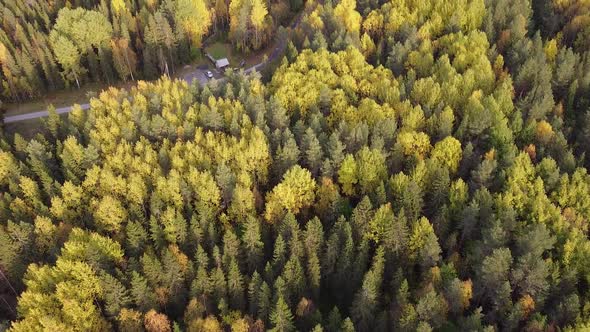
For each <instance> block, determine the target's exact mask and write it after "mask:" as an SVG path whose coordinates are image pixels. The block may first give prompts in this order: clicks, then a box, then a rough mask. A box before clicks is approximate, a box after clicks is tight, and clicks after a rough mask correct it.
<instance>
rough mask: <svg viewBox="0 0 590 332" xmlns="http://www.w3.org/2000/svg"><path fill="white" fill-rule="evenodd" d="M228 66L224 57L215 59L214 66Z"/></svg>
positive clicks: (220, 67) (222, 67) (219, 67)
mask: <svg viewBox="0 0 590 332" xmlns="http://www.w3.org/2000/svg"><path fill="white" fill-rule="evenodd" d="M228 66H229V61H228V60H227V59H226V58H223V59H219V60H215V67H216V68H217V69H224V68H225V67H228Z"/></svg>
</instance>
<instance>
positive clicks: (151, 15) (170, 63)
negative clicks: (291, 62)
mask: <svg viewBox="0 0 590 332" xmlns="http://www.w3.org/2000/svg"><path fill="white" fill-rule="evenodd" d="M302 4H303V3H302V2H301V0H290V1H285V0H272V1H263V0H230V1H228V0H100V1H97V0H35V1H23V0H3V1H2V2H0V69H1V71H0V82H1V83H2V84H1V86H0V98H3V99H4V100H5V101H11V102H22V101H25V100H30V99H35V98H39V97H41V96H42V95H44V94H46V93H48V92H52V91H58V90H61V89H64V88H68V87H78V88H79V87H80V85H82V84H83V83H84V82H102V83H105V84H112V83H114V82H116V81H118V80H122V81H127V80H136V79H155V78H158V77H159V76H160V75H162V74H167V75H170V74H172V73H174V70H175V68H176V67H178V66H180V65H181V64H186V63H189V62H191V60H193V59H195V58H196V57H198V56H199V55H200V48H201V47H202V44H203V39H204V38H207V37H212V35H213V37H214V36H215V35H224V36H227V38H228V40H229V41H231V43H232V44H233V45H234V46H235V47H236V48H237V49H238V50H240V51H242V52H245V53H247V52H250V51H254V50H258V49H260V48H263V47H264V46H265V45H266V44H267V43H268V42H269V41H270V40H271V39H272V37H273V35H274V33H275V30H277V27H278V26H280V25H281V23H284V22H285V21H286V20H288V19H289V18H290V17H291V16H292V15H293V13H295V12H297V11H298V10H300V7H301V6H302Z"/></svg>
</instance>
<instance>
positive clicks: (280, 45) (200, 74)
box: [4, 14, 303, 123]
mask: <svg viewBox="0 0 590 332" xmlns="http://www.w3.org/2000/svg"><path fill="white" fill-rule="evenodd" d="M302 17H303V15H302V14H300V15H299V16H298V17H297V19H295V21H294V22H293V23H292V24H291V26H290V28H291V29H295V28H297V26H298V25H299V23H301V18H302ZM287 35H288V34H285V36H284V37H283V38H281V40H279V41H278V42H277V46H276V47H275V48H274V49H273V51H272V53H271V54H270V56H269V57H268V59H267V60H266V62H264V61H263V62H260V63H258V64H256V65H254V66H252V67H250V68H247V69H246V70H244V73H246V74H249V73H251V72H252V71H254V70H256V71H260V69H261V68H262V67H263V66H264V65H265V64H267V63H270V62H271V61H273V60H274V59H275V58H276V57H277V56H278V55H279V54H281V53H282V51H283V50H284V49H285V47H286V46H287ZM183 79H184V80H185V81H187V82H188V83H189V84H191V83H192V82H193V81H194V80H195V79H197V80H198V81H199V83H200V84H201V85H203V84H206V83H207V81H208V79H207V77H206V76H205V70H201V69H196V70H194V71H192V72H190V73H187V74H185V75H184V76H183ZM224 79H225V78H221V80H224ZM79 105H80V107H81V108H82V109H83V110H87V109H89V108H90V104H88V103H85V104H79ZM73 108H74V106H73V105H72V106H65V107H60V108H56V109H55V112H56V113H57V114H64V113H69V112H71V111H72V109H73ZM47 116H49V111H48V110H47V109H44V110H40V111H37V112H31V113H26V114H16V115H10V116H5V117H4V123H13V122H20V121H26V120H32V119H37V118H43V117H47Z"/></svg>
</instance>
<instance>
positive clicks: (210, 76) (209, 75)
mask: <svg viewBox="0 0 590 332" xmlns="http://www.w3.org/2000/svg"><path fill="white" fill-rule="evenodd" d="M205 75H207V77H208V78H213V73H212V72H211V71H210V70H207V71H206V72H205Z"/></svg>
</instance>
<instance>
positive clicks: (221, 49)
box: [206, 41, 233, 60]
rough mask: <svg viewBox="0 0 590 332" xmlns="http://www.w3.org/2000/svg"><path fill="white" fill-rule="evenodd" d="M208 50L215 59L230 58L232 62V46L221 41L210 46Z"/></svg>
mask: <svg viewBox="0 0 590 332" xmlns="http://www.w3.org/2000/svg"><path fill="white" fill-rule="evenodd" d="M206 50H207V53H209V54H211V56H212V57H214V58H215V59H222V58H228V60H230V57H231V56H232V55H233V54H232V53H233V52H232V46H231V45H230V44H227V43H223V42H219V41H218V42H215V43H213V44H211V45H209V46H208V47H207V48H206Z"/></svg>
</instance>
